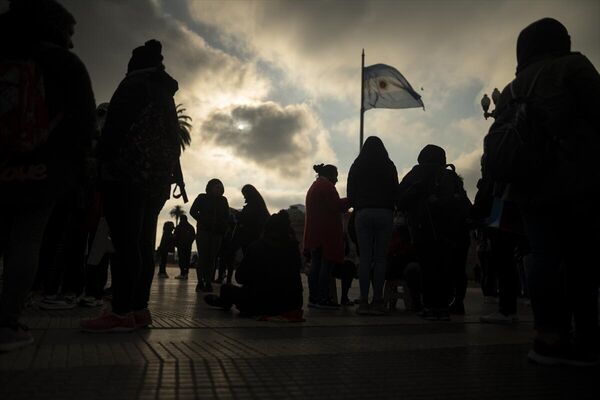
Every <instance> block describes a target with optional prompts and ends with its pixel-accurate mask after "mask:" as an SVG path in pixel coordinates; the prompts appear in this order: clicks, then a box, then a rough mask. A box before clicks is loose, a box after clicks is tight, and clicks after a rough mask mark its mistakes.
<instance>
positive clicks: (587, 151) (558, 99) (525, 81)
mask: <svg viewBox="0 0 600 400" xmlns="http://www.w3.org/2000/svg"><path fill="white" fill-rule="evenodd" d="M541 68H543V70H541V72H540V74H539V77H538V80H537V82H536V84H535V87H534V89H533V93H532V95H531V98H532V114H531V115H532V119H533V120H534V122H535V131H536V134H538V135H541V136H542V137H543V138H544V139H545V140H546V141H547V143H550V146H552V147H551V150H550V151H549V152H548V153H547V154H546V155H547V157H546V161H545V164H544V165H543V169H542V176H540V177H539V179H537V180H536V182H528V183H527V184H526V185H519V184H512V185H511V191H510V192H507V195H508V196H510V197H509V198H510V199H511V200H515V201H518V202H521V203H524V204H556V203H557V202H561V201H564V200H566V199H568V198H570V199H578V198H585V197H589V196H597V195H598V194H599V193H600V175H599V173H598V167H597V161H596V160H597V158H598V156H600V116H599V115H600V114H599V113H598V110H599V109H600V75H599V74H598V71H596V69H595V68H594V66H593V65H592V63H591V62H590V61H589V60H588V59H587V58H586V57H585V56H584V55H582V54H580V53H568V54H566V55H551V54H550V55H546V56H543V57H538V58H536V59H535V62H532V63H530V64H528V65H526V66H525V67H524V68H522V69H520V70H519V72H518V73H517V76H516V78H515V80H514V84H513V88H514V90H515V93H516V94H517V96H519V95H522V96H525V94H526V93H527V91H528V89H529V87H530V86H531V83H532V81H533V78H534V76H535V75H536V74H537V72H538V71H539V70H540V69H541ZM511 99H512V96H511V91H510V86H509V85H507V86H506V87H505V88H504V90H503V91H502V94H501V96H500V100H499V102H498V105H497V108H496V110H497V111H496V113H501V112H502V110H503V109H504V108H505V107H506V105H507V104H508V102H509V101H510V100H511Z"/></svg>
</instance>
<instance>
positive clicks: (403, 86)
mask: <svg viewBox="0 0 600 400" xmlns="http://www.w3.org/2000/svg"><path fill="white" fill-rule="evenodd" d="M364 80H365V81H364V89H363V108H364V110H365V111H366V110H369V109H371V108H416V107H423V109H425V105H424V104H423V101H422V100H421V96H420V95H419V94H418V93H417V92H415V90H414V89H413V88H412V86H410V83H408V81H407V80H406V78H405V77H404V76H402V74H401V73H400V72H399V71H398V70H397V69H396V68H394V67H390V66H389V65H385V64H375V65H371V66H368V67H365V68H364Z"/></svg>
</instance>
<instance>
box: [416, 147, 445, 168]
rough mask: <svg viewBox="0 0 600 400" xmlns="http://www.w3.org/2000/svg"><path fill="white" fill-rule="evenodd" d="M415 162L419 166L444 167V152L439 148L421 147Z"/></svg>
mask: <svg viewBox="0 0 600 400" xmlns="http://www.w3.org/2000/svg"><path fill="white" fill-rule="evenodd" d="M417 162H418V163H419V164H430V165H439V166H444V165H446V152H445V151H444V149H442V148H441V147H440V146H436V145H435V144H428V145H427V146H425V147H423V150H421V152H420V153H419V157H417Z"/></svg>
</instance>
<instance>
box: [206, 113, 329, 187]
mask: <svg viewBox="0 0 600 400" xmlns="http://www.w3.org/2000/svg"><path fill="white" fill-rule="evenodd" d="M317 129H318V124H317V123H316V122H315V118H314V116H313V115H312V113H311V111H310V110H309V109H308V108H307V107H305V106H303V105H290V106H287V107H281V106H280V105H278V104H275V103H272V102H268V103H263V104H260V105H251V106H249V105H247V106H238V107H235V108H233V109H232V110H231V111H229V112H225V111H217V112H214V113H212V114H210V115H209V116H208V118H207V119H206V121H205V122H204V123H203V125H202V128H201V131H202V136H203V138H204V140H206V141H209V142H212V143H214V144H215V145H217V146H221V147H226V148H230V149H232V150H233V152H234V153H235V154H236V155H237V156H238V157H241V158H244V159H246V160H250V161H252V162H254V163H256V164H258V165H260V166H262V167H266V168H267V169H271V170H276V171H277V172H279V173H281V174H283V175H285V176H294V175H297V174H298V170H297V168H298V165H299V163H300V162H301V161H304V160H306V159H307V157H308V156H309V155H311V154H313V153H314V152H315V150H317V148H318V144H317V138H316V136H317V135H318V132H316V130H317Z"/></svg>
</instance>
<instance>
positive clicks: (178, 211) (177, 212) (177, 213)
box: [169, 204, 185, 226]
mask: <svg viewBox="0 0 600 400" xmlns="http://www.w3.org/2000/svg"><path fill="white" fill-rule="evenodd" d="M169 214H170V215H171V217H173V218H175V226H177V225H179V217H181V216H182V215H185V210H184V209H183V207H181V206H180V205H179V204H178V205H176V206H175V207H173V208H172V209H171V211H170V212H169Z"/></svg>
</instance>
